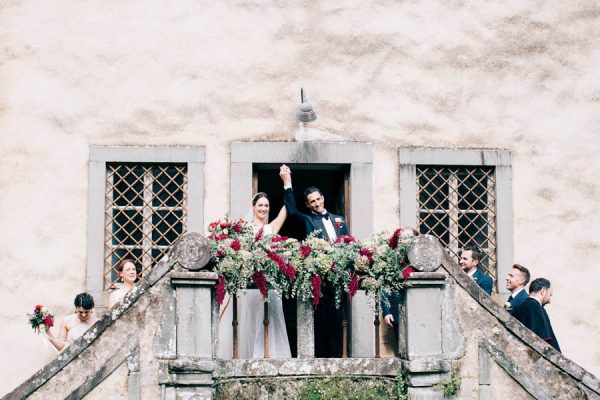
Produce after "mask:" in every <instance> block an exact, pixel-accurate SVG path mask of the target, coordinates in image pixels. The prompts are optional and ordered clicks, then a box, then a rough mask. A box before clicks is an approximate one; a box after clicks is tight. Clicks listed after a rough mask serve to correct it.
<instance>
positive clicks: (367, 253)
mask: <svg viewBox="0 0 600 400" xmlns="http://www.w3.org/2000/svg"><path fill="white" fill-rule="evenodd" d="M359 254H360V255H361V256H367V258H368V259H369V262H371V263H372V262H373V250H371V249H368V248H366V247H363V248H362V249H360V252H359Z"/></svg>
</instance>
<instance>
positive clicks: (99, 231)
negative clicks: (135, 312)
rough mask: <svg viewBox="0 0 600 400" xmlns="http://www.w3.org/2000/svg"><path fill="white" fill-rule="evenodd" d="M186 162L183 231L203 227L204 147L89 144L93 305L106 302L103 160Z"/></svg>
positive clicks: (88, 276)
mask: <svg viewBox="0 0 600 400" xmlns="http://www.w3.org/2000/svg"><path fill="white" fill-rule="evenodd" d="M126 162H132V163H161V164H165V163H186V164H187V175H188V200H187V231H188V232H202V231H203V227H204V148H203V147H189V146H188V147H183V146H90V156H89V171H88V173H89V186H88V232H87V236H88V246H87V250H88V251H87V266H86V290H87V292H88V293H90V294H91V295H92V296H94V299H95V300H96V305H97V306H100V307H103V306H106V304H107V296H105V293H104V239H105V238H104V235H105V230H104V223H105V221H104V218H105V215H104V213H105V206H106V204H105V201H106V197H105V191H106V164H107V163H126Z"/></svg>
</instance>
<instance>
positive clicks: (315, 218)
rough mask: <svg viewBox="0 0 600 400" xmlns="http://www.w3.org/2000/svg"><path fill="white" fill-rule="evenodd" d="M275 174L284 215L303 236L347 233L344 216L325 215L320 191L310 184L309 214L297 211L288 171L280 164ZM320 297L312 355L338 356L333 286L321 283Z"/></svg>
mask: <svg viewBox="0 0 600 400" xmlns="http://www.w3.org/2000/svg"><path fill="white" fill-rule="evenodd" d="M279 176H280V177H281V180H282V181H283V189H284V194H283V203H284V204H285V208H286V209H287V215H288V216H289V217H292V218H295V219H296V220H298V221H299V222H300V223H302V224H303V225H304V229H305V232H306V234H307V235H309V234H311V233H313V232H317V237H319V238H321V239H325V240H328V241H329V242H331V243H333V242H334V241H335V240H336V239H337V238H338V237H339V236H342V235H347V234H348V228H347V226H346V221H345V219H344V218H343V217H342V216H340V215H335V214H329V213H328V212H327V210H326V209H325V197H323V194H322V193H321V191H320V190H319V189H318V188H316V187H314V186H310V187H308V188H307V189H306V190H305V191H304V199H305V202H306V207H307V208H308V209H309V210H310V213H308V214H304V213H301V212H300V211H298V208H297V207H296V200H295V198H294V192H293V190H292V171H291V170H290V169H289V167H288V166H286V165H282V166H281V168H280V170H279ZM322 293H323V297H322V298H321V300H320V302H319V306H318V307H317V309H316V310H315V357H341V356H342V319H343V314H342V310H341V308H340V309H337V308H336V307H335V296H334V293H333V288H331V287H329V286H328V285H325V284H324V285H323V286H322Z"/></svg>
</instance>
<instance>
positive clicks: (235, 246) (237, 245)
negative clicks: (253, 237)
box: [230, 240, 242, 251]
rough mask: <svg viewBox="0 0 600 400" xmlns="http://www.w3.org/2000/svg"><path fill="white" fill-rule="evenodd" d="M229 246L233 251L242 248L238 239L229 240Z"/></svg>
mask: <svg viewBox="0 0 600 400" xmlns="http://www.w3.org/2000/svg"><path fill="white" fill-rule="evenodd" d="M230 246H231V248H232V249H234V250H235V251H240V249H241V248H242V245H241V244H240V241H239V240H234V241H233V242H231V245H230Z"/></svg>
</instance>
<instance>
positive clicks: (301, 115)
mask: <svg viewBox="0 0 600 400" xmlns="http://www.w3.org/2000/svg"><path fill="white" fill-rule="evenodd" d="M300 100H301V101H302V103H300V106H299V107H298V111H296V119H297V120H298V121H300V122H312V121H314V120H315V119H317V114H315V112H314V111H313V109H312V106H311V105H310V103H309V102H308V100H305V99H304V89H302V88H301V89H300Z"/></svg>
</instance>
